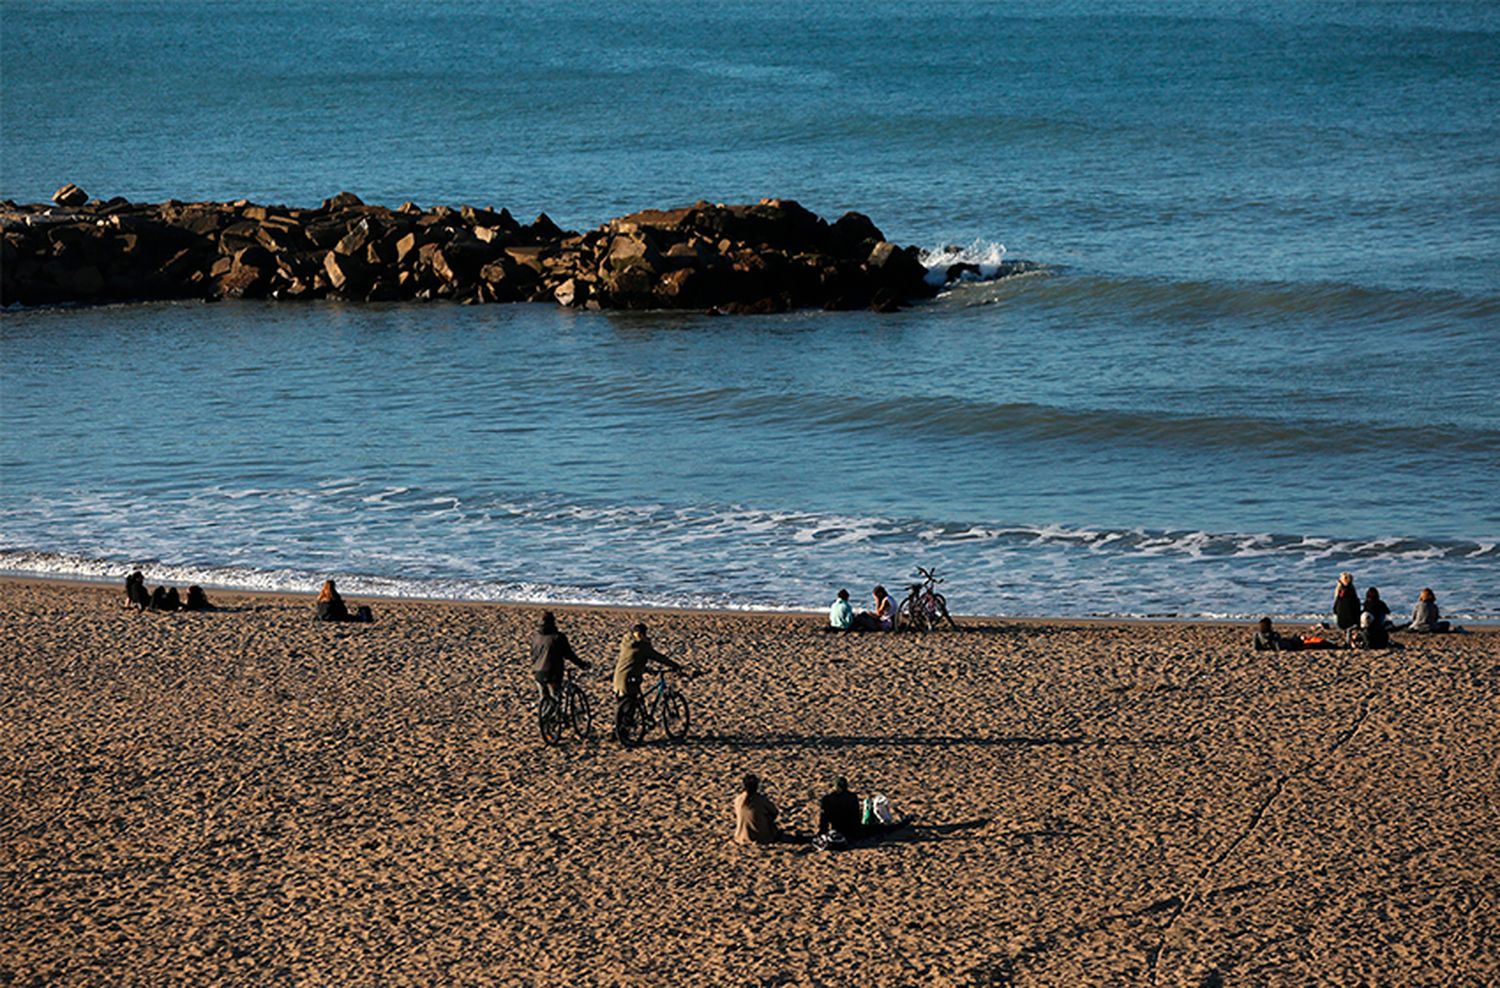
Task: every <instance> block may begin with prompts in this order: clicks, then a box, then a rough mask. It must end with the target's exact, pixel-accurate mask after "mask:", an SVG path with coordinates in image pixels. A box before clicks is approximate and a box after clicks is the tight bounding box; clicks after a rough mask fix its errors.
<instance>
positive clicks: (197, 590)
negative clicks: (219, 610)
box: [182, 583, 214, 611]
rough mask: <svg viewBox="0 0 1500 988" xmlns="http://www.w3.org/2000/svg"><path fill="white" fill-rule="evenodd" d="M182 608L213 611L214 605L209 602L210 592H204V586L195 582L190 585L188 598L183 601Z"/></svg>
mask: <svg viewBox="0 0 1500 988" xmlns="http://www.w3.org/2000/svg"><path fill="white" fill-rule="evenodd" d="M182 609H183V610H185V611H211V610H213V609H214V605H212V604H210V603H209V602H208V594H206V593H204V592H203V588H202V587H200V586H198V584H196V583H195V584H193V585H192V586H190V587H188V592H187V600H186V601H185V602H184V603H183V605H182Z"/></svg>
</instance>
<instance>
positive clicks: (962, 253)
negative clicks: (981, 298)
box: [920, 240, 1005, 286]
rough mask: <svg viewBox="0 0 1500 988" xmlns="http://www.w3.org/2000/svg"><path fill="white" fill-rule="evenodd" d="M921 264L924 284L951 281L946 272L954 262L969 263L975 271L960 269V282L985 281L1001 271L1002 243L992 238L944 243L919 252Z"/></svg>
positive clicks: (1003, 256) (1003, 252) (1002, 258)
mask: <svg viewBox="0 0 1500 988" xmlns="http://www.w3.org/2000/svg"><path fill="white" fill-rule="evenodd" d="M920 259H921V261H922V266H923V267H925V268H926V269H927V283H928V284H930V285H937V286H942V285H946V284H947V283H948V282H949V281H951V280H953V279H951V278H949V277H948V271H949V269H951V268H952V267H953V266H954V265H956V264H964V265H971V266H972V267H973V268H975V269H976V270H963V271H961V272H960V273H959V274H958V280H960V281H989V280H990V279H992V278H994V277H996V276H998V275H999V274H1000V272H1001V270H1003V268H1002V265H1003V264H1004V261H1005V245H1004V244H1001V243H996V242H995V241H993V240H975V241H973V242H972V243H970V244H968V245H967V246H959V245H957V244H948V245H946V246H943V247H934V248H932V249H931V250H924V251H922V252H921V255H920Z"/></svg>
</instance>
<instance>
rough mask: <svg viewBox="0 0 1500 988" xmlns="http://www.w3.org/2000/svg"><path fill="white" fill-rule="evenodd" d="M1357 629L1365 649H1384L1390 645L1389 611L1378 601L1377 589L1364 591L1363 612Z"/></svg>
mask: <svg viewBox="0 0 1500 988" xmlns="http://www.w3.org/2000/svg"><path fill="white" fill-rule="evenodd" d="M1359 627H1360V632H1361V634H1363V635H1364V638H1365V647H1366V648H1385V647H1387V646H1388V645H1390V643H1391V609H1390V607H1389V606H1388V605H1387V604H1386V602H1385V601H1383V600H1381V599H1380V590H1379V588H1377V587H1367V588H1366V589H1365V611H1364V614H1362V615H1360V619H1359Z"/></svg>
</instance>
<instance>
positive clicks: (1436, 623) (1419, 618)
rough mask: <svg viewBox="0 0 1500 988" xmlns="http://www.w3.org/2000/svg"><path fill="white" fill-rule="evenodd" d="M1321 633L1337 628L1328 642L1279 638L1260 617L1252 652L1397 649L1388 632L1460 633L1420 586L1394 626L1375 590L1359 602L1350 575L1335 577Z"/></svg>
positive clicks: (1310, 637) (1316, 638) (1304, 637)
mask: <svg viewBox="0 0 1500 988" xmlns="http://www.w3.org/2000/svg"><path fill="white" fill-rule="evenodd" d="M1323 628H1324V629H1325V630H1333V628H1337V630H1338V633H1339V634H1338V639H1337V640H1330V639H1328V638H1326V637H1324V636H1322V635H1319V634H1316V633H1313V634H1307V635H1302V636H1293V635H1283V634H1281V633H1279V632H1277V631H1276V629H1275V627H1274V626H1273V625H1272V623H1271V619H1270V618H1268V617H1263V618H1261V619H1260V624H1259V626H1258V627H1257V629H1256V632H1255V650H1256V651H1257V652H1262V651H1298V650H1301V649H1311V648H1339V647H1343V648H1399V647H1400V646H1399V645H1397V644H1396V643H1394V642H1392V641H1391V632H1393V631H1408V632H1415V633H1417V634H1440V633H1442V632H1448V631H1457V632H1461V631H1463V628H1460V627H1457V626H1455V625H1453V624H1451V623H1450V622H1448V621H1444V620H1443V619H1442V616H1441V614H1440V612H1439V611H1438V605H1437V594H1435V593H1433V592H1432V588H1431V587H1423V588H1422V592H1421V593H1420V594H1418V595H1417V603H1416V606H1415V607H1413V608H1412V614H1411V620H1410V621H1406V622H1404V623H1400V624H1398V623H1396V622H1395V621H1392V620H1391V608H1390V605H1388V604H1387V603H1386V602H1385V601H1383V600H1381V599H1380V591H1379V589H1377V588H1375V587H1370V588H1368V589H1366V590H1365V595H1364V600H1363V603H1361V600H1360V596H1359V591H1358V590H1357V589H1355V586H1354V574H1353V573H1349V572H1344V573H1340V574H1339V579H1338V583H1337V584H1336V585H1335V586H1334V591H1333V624H1332V626H1330V625H1329V623H1328V622H1324V623H1323Z"/></svg>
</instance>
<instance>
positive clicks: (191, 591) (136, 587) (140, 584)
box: [125, 570, 375, 624]
mask: <svg viewBox="0 0 1500 988" xmlns="http://www.w3.org/2000/svg"><path fill="white" fill-rule="evenodd" d="M125 600H126V602H127V604H128V605H129V606H131V607H138V608H140V609H141V610H143V611H212V610H215V609H216V608H215V607H214V605H212V604H210V603H209V602H208V595H207V594H205V593H204V592H203V588H202V587H200V586H198V585H197V584H194V585H193V586H191V587H188V588H187V599H185V600H184V599H183V596H182V594H180V593H178V591H177V588H176V587H168V586H160V587H157V588H156V589H155V590H151V591H147V589H146V576H145V574H143V573H142V572H141V571H140V570H136V571H135V572H133V573H131V574H130V575H129V576H127V577H125ZM313 620H314V621H354V622H358V623H361V624H369V623H370V622H372V621H374V620H375V616H374V614H372V613H371V611H370V608H369V607H367V606H363V605H361V606H360V607H357V608H355V609H354V610H353V611H350V610H349V606H348V605H347V604H345V603H344V598H343V597H342V596H340V594H339V592H338V589H337V588H336V587H335V586H334V585H333V581H332V580H325V581H324V582H323V589H322V591H321V592H319V594H318V605H317V611H316V612H315V613H314V614H313Z"/></svg>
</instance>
